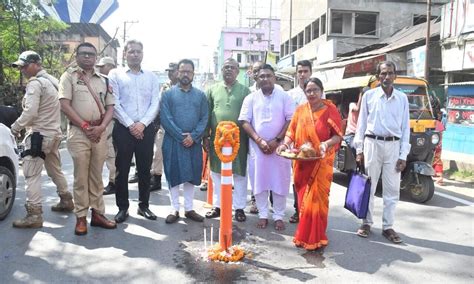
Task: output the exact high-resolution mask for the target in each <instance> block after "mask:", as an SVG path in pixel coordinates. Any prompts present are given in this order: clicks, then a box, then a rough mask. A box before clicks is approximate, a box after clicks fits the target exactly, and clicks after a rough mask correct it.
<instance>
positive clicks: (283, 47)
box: [280, 44, 286, 55]
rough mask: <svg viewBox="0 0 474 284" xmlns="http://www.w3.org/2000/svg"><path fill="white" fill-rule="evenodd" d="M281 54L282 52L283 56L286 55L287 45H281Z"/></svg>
mask: <svg viewBox="0 0 474 284" xmlns="http://www.w3.org/2000/svg"><path fill="white" fill-rule="evenodd" d="M280 52H281V54H283V55H286V53H285V44H280Z"/></svg>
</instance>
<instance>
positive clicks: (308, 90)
mask: <svg viewBox="0 0 474 284" xmlns="http://www.w3.org/2000/svg"><path fill="white" fill-rule="evenodd" d="M304 92H305V93H306V94H308V95H312V94H319V93H321V89H320V88H314V89H307V90H305V91H304Z"/></svg>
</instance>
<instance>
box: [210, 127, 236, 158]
mask: <svg viewBox="0 0 474 284" xmlns="http://www.w3.org/2000/svg"><path fill="white" fill-rule="evenodd" d="M229 126H230V127H229ZM225 143H229V144H230V146H231V147H232V154H231V155H230V156H224V155H223V154H222V147H224V144H225ZM239 147H240V130H239V127H238V126H237V124H235V122H233V121H221V122H219V124H218V125H217V127H216V137H215V139H214V150H215V151H216V155H217V157H218V158H219V160H221V162H223V163H230V162H232V161H233V160H234V159H235V157H237V153H238V152H239Z"/></svg>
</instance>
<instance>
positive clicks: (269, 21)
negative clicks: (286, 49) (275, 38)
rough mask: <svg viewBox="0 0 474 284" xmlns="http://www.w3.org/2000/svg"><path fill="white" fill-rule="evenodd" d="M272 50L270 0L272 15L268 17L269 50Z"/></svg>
mask: <svg viewBox="0 0 474 284" xmlns="http://www.w3.org/2000/svg"><path fill="white" fill-rule="evenodd" d="M271 51H272V0H270V17H268V52H271Z"/></svg>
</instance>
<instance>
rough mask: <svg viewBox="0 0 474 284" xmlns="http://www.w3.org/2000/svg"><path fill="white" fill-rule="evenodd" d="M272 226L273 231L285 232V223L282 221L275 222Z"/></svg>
mask: <svg viewBox="0 0 474 284" xmlns="http://www.w3.org/2000/svg"><path fill="white" fill-rule="evenodd" d="M273 226H274V227H275V230H277V231H283V230H285V223H283V221H282V220H276V221H275V224H274V225H273Z"/></svg>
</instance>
